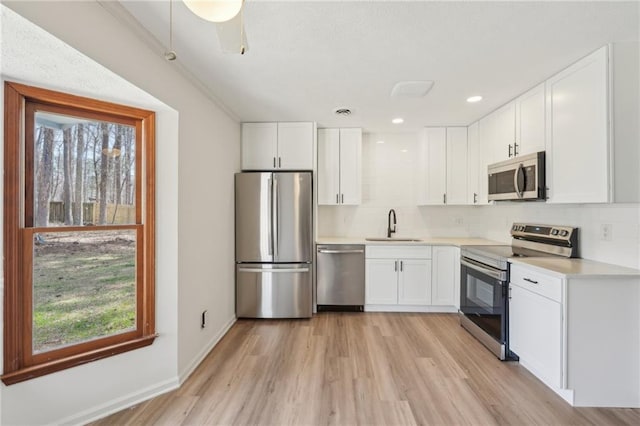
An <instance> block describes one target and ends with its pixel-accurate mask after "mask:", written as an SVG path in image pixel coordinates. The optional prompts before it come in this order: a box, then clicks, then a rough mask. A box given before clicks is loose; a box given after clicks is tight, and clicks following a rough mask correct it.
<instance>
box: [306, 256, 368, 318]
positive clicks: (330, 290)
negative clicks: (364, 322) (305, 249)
mask: <svg viewBox="0 0 640 426" xmlns="http://www.w3.org/2000/svg"><path fill="white" fill-rule="evenodd" d="M316 267H317V271H318V272H317V274H318V275H317V286H316V288H317V295H316V303H317V304H318V311H322V310H325V311H326V310H333V311H335V310H349V311H351V310H356V311H362V310H363V307H364V246H363V245H346V244H339V245H338V244H331V245H328V244H321V245H318V246H317V264H316Z"/></svg>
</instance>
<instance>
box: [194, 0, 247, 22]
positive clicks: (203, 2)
mask: <svg viewBox="0 0 640 426" xmlns="http://www.w3.org/2000/svg"><path fill="white" fill-rule="evenodd" d="M183 1H184V4H185V5H186V6H187V7H188V8H189V10H191V11H192V12H193V13H195V14H196V15H198V16H199V17H201V18H202V19H205V20H207V21H211V22H226V21H228V20H230V19H233V18H234V17H235V16H236V15H237V14H238V12H240V9H242V3H243V0H183Z"/></svg>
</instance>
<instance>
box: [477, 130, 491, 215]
mask: <svg viewBox="0 0 640 426" xmlns="http://www.w3.org/2000/svg"><path fill="white" fill-rule="evenodd" d="M490 127H491V122H490V120H488V119H487V118H483V119H482V120H480V121H479V122H478V147H479V153H478V204H489V173H488V171H487V166H488V165H489V161H490V158H491V152H490V150H489V141H490V136H491V135H490V131H489V128H490Z"/></svg>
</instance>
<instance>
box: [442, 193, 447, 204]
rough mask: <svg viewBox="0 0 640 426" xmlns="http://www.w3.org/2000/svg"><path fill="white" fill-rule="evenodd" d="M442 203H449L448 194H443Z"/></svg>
mask: <svg viewBox="0 0 640 426" xmlns="http://www.w3.org/2000/svg"><path fill="white" fill-rule="evenodd" d="M442 204H447V194H442Z"/></svg>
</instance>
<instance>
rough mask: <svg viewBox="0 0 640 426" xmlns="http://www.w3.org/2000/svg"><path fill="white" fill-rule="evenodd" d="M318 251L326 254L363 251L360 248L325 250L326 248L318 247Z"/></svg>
mask: <svg viewBox="0 0 640 426" xmlns="http://www.w3.org/2000/svg"><path fill="white" fill-rule="evenodd" d="M318 253H326V254H354V253H364V250H363V249H360V250H327V249H318Z"/></svg>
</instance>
